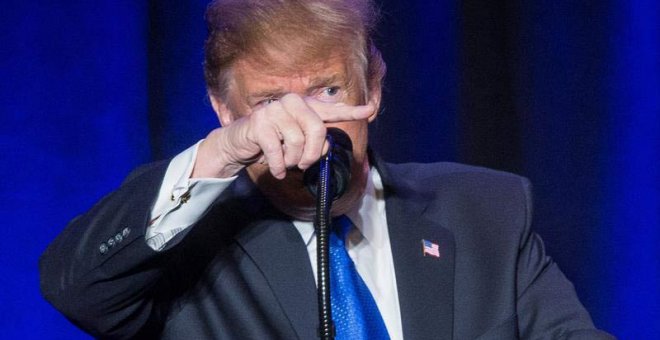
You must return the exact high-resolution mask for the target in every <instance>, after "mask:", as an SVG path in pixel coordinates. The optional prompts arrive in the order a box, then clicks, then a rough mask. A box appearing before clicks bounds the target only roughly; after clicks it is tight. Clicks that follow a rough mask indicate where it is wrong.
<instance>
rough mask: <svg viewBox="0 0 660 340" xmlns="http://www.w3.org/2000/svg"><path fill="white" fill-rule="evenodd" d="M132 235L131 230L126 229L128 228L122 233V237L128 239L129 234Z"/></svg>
mask: <svg viewBox="0 0 660 340" xmlns="http://www.w3.org/2000/svg"><path fill="white" fill-rule="evenodd" d="M130 233H131V228H129V227H126V228H124V230H122V231H121V236H123V237H124V238H126V236H128V234H130Z"/></svg>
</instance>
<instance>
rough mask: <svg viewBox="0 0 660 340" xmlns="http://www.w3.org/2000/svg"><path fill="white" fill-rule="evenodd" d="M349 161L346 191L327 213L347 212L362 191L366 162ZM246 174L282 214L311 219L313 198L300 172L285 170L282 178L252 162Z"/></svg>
mask: <svg viewBox="0 0 660 340" xmlns="http://www.w3.org/2000/svg"><path fill="white" fill-rule="evenodd" d="M355 163H357V162H354V163H353V168H352V169H351V172H352V175H351V182H350V183H349V186H348V189H347V191H346V192H345V193H344V195H342V196H341V197H340V198H339V199H338V200H335V201H334V202H333V204H332V210H331V211H330V214H331V216H339V215H343V214H345V213H347V212H348V211H350V210H351V209H353V208H354V207H355V205H356V204H357V203H359V200H360V199H361V198H362V195H363V194H364V189H365V187H366V179H367V174H368V170H369V165H368V164H365V165H364V166H361V165H360V164H355ZM248 174H249V175H250V178H251V179H252V181H253V182H254V183H255V184H256V185H257V187H258V188H259V190H260V191H261V192H262V193H263V194H264V196H266V198H267V199H268V200H269V201H270V202H271V204H272V205H273V206H274V207H275V208H277V209H278V210H279V211H281V212H283V213H284V214H286V215H288V216H291V217H292V218H293V219H296V220H301V221H313V220H314V217H315V216H316V198H315V197H314V196H312V194H311V193H310V192H309V191H308V190H307V188H306V187H305V185H304V184H303V172H302V171H301V170H298V169H292V170H289V171H288V172H287V174H286V177H285V178H284V179H283V180H278V179H276V178H275V177H273V176H272V175H271V174H270V172H269V171H268V167H267V166H264V165H261V164H253V165H251V166H250V167H248Z"/></svg>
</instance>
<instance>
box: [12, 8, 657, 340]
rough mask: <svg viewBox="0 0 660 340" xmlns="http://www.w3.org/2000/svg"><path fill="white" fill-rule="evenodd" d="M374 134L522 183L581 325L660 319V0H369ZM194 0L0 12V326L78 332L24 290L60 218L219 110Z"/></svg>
mask: <svg viewBox="0 0 660 340" xmlns="http://www.w3.org/2000/svg"><path fill="white" fill-rule="evenodd" d="M380 3H381V4H382V5H381V6H382V8H383V14H384V15H383V22H382V24H381V29H380V34H379V36H378V41H379V44H380V46H381V47H382V50H383V53H384V56H385V59H386V61H387V63H388V66H389V70H388V77H387V79H386V84H385V86H386V88H385V99H384V110H383V114H382V115H381V117H379V119H378V120H377V123H376V124H375V125H374V126H373V131H372V132H373V134H372V142H373V144H374V145H375V146H376V147H377V149H378V150H380V151H381V154H382V155H383V156H384V158H386V159H388V160H391V161H411V160H414V161H436V160H453V161H461V162H467V163H472V164H478V165H485V166H490V167H495V168H499V169H504V170H510V171H515V172H518V173H521V174H523V175H525V176H528V177H529V178H531V180H532V181H533V182H534V184H535V188H536V190H535V192H536V199H537V204H536V209H535V222H536V229H537V230H538V231H539V232H540V233H541V235H542V236H543V237H544V239H545V240H546V243H547V246H548V249H549V252H550V253H551V254H552V255H553V257H554V258H555V259H556V260H557V262H559V264H560V266H561V267H562V268H563V270H564V271H565V273H566V274H567V275H568V276H569V278H570V279H571V280H572V281H573V282H574V283H575V285H576V288H577V290H578V293H579V295H580V297H581V299H582V300H583V302H584V303H585V305H586V306H587V307H588V309H589V310H590V311H591V313H592V315H593V317H594V320H595V322H596V324H597V325H598V326H600V327H602V328H605V329H607V330H609V331H610V332H612V333H614V334H615V335H617V336H619V337H621V338H623V339H650V338H657V337H658V336H660V323H659V322H658V320H660V296H659V293H660V264H659V263H660V261H659V259H660V235H659V232H658V226H659V224H660V223H659V220H660V161H659V159H660V62H659V60H660V28H659V27H660V26H659V25H658V22H660V6H659V5H658V2H657V1H655V0H628V1H626V0H619V1H604V2H595V1H594V2H593V3H592V4H590V2H583V3H576V2H575V1H569V0H554V1H532V2H529V1H522V0H519V1H513V0H511V1H493V2H486V3H487V4H484V2H482V1H476V0H465V1H460V2H453V1H452V2H449V1H422V0H419V1H412V0H411V1H394V0H383V1H381V2H380ZM205 6H206V1H201V0H198V1H187V2H185V4H184V2H181V1H175V0H165V1H156V0H153V1H141V2H140V1H132V0H131V1H128V0H124V1H117V0H112V1H111V0H101V1H94V2H85V1H47V0H39V1H31V2H25V1H18V0H10V1H6V2H4V5H3V10H2V11H0V12H1V13H2V14H0V25H2V30H0V46H1V52H0V79H1V81H0V113H1V116H0V129H1V130H0V131H1V134H0V155H1V156H2V163H1V165H0V181H1V182H0V197H1V200H2V201H1V202H0V210H1V211H2V215H1V216H2V218H3V220H4V225H3V228H2V229H3V230H2V233H1V235H2V236H1V237H0V261H1V263H0V268H2V273H1V275H0V287H2V289H1V290H0V306H1V307H0V308H1V309H0V313H1V314H0V329H2V330H3V336H2V337H7V338H34V339H72V338H86V336H84V335H83V334H82V333H80V332H79V331H77V330H76V329H75V328H74V327H73V326H71V325H70V324H69V323H68V322H67V321H66V320H65V319H64V318H63V317H62V316H60V315H59V314H58V313H57V312H56V311H55V310H54V309H52V308H51V307H50V306H49V305H48V304H47V303H46V302H45V301H44V300H42V298H41V297H40V294H39V289H38V273H37V261H38V257H39V255H40V253H41V252H42V251H43V249H44V248H45V247H46V245H47V244H48V242H49V241H50V240H52V239H53V238H54V237H55V235H57V234H58V233H59V232H60V231H61V230H62V228H63V227H64V226H65V225H66V223H67V221H68V220H70V219H71V218H73V217H74V216H75V215H76V214H79V213H81V212H83V211H85V210H86V209H87V208H89V207H90V206H91V205H92V204H93V203H94V202H95V201H96V200H98V199H99V198H100V197H101V196H102V195H104V194H105V193H107V192H108V191H110V190H112V189H113V188H114V187H116V186H117V185H118V184H119V183H120V181H121V179H122V178H123V176H125V175H126V174H127V172H128V171H129V170H130V169H131V168H133V167H135V166H136V165H138V164H140V163H144V162H148V161H150V160H152V159H161V158H167V157H171V156H172V155H174V154H176V153H177V152H179V151H181V150H183V149H184V148H185V147H186V146H188V145H190V144H192V143H194V142H195V141H197V140H198V139H200V138H203V137H204V135H205V134H206V133H207V132H208V131H209V130H210V129H211V128H213V127H215V126H217V122H216V121H215V118H214V115H213V113H212V112H211V109H210V106H209V105H208V103H207V100H206V99H205V90H204V86H203V79H202V72H201V60H202V51H201V47H202V42H203V39H204V35H205V27H204V23H203V20H202V15H203V11H204V8H205Z"/></svg>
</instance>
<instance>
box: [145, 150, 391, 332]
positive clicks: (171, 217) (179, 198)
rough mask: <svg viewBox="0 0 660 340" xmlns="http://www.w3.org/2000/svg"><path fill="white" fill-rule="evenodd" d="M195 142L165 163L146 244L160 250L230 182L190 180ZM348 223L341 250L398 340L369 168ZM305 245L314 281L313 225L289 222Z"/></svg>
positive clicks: (383, 230)
mask: <svg viewBox="0 0 660 340" xmlns="http://www.w3.org/2000/svg"><path fill="white" fill-rule="evenodd" d="M198 146H199V143H197V144H195V145H193V146H191V147H190V148H188V149H187V150H185V151H184V152H182V153H180V154H179V155H177V156H176V157H174V158H173V159H172V161H171V162H170V164H169V166H168V168H167V172H166V173H165V178H164V179H163V183H162V185H161V187H160V191H159V194H158V198H157V200H156V204H155V205H154V208H153V209H152V211H151V221H150V224H149V226H148V228H147V233H146V241H147V244H148V245H149V246H150V247H151V248H152V249H155V250H161V249H163V248H164V247H165V246H166V244H167V242H168V241H170V240H171V239H172V238H173V237H174V236H175V235H176V234H178V233H179V232H181V231H182V230H184V229H185V228H188V227H190V226H191V225H192V224H194V223H195V222H196V221H197V220H199V219H200V218H201V217H202V216H203V215H204V213H205V212H206V210H207V209H208V208H209V207H210V206H211V204H212V203H213V201H214V200H215V199H216V198H217V197H218V195H220V193H222V192H223V191H224V190H225V189H226V188H227V187H228V186H229V185H230V184H231V183H232V182H233V181H234V180H235V179H236V176H233V177H230V178H225V179H221V178H203V179H199V178H197V179H191V178H190V175H191V174H192V170H193V165H194V164H195V159H196V156H197V148H198ZM346 215H347V216H348V217H349V218H350V219H351V221H352V222H353V224H355V227H356V228H355V229H353V230H352V231H351V232H350V233H349V235H348V236H347V242H346V247H347V249H348V254H349V256H350V257H351V259H352V260H353V262H354V263H355V267H356V269H357V271H358V273H359V274H360V276H361V277H362V279H363V280H364V282H365V284H366V285H367V287H368V288H369V291H371V294H372V295H373V297H374V299H375V300H376V305H377V306H378V310H379V311H380V313H381V315H382V316H383V321H384V322H385V326H386V327H387V331H388V333H389V335H390V337H391V338H392V339H403V330H402V328H401V311H400V309H399V295H398V292H397V289H396V275H395V273H394V261H393V259H392V249H391V247H390V237H389V233H388V229H387V217H386V214H385V198H384V194H383V184H382V181H381V178H380V175H379V174H378V171H376V169H375V168H374V167H372V168H371V171H370V172H369V179H368V181H367V187H366V190H365V194H364V196H363V197H362V200H361V202H360V204H359V206H356V207H355V208H354V209H353V210H352V211H350V212H348V213H347V214H346ZM293 225H294V226H295V227H296V229H297V230H298V232H299V233H300V236H301V237H302V239H303V241H304V242H305V245H306V246H307V253H308V255H309V261H310V264H311V266H312V270H313V272H314V279H315V280H316V242H315V240H316V235H315V232H314V226H313V223H312V222H305V221H297V220H294V221H293Z"/></svg>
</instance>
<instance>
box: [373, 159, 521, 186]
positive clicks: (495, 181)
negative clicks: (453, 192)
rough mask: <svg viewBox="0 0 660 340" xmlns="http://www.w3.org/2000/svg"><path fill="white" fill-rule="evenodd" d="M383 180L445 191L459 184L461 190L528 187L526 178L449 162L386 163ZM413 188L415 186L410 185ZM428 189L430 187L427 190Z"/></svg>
mask: <svg viewBox="0 0 660 340" xmlns="http://www.w3.org/2000/svg"><path fill="white" fill-rule="evenodd" d="M384 168H385V169H384V170H385V172H386V177H390V178H396V179H406V180H407V181H408V182H414V183H420V182H426V183H442V186H443V188H445V189H448V187H452V186H454V185H457V184H460V186H461V187H462V188H463V189H466V186H467V187H471V186H474V185H477V186H480V187H483V186H484V185H485V186H502V185H505V186H506V185H513V186H520V185H523V186H529V181H528V180H527V178H525V177H523V176H520V175H516V174H513V173H510V172H505V171H500V170H494V169H489V168H484V167H479V166H473V165H466V164H459V163H452V162H436V163H401V164H391V163H386V164H385V166H384ZM413 185H415V184H413ZM429 189H432V188H429Z"/></svg>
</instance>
